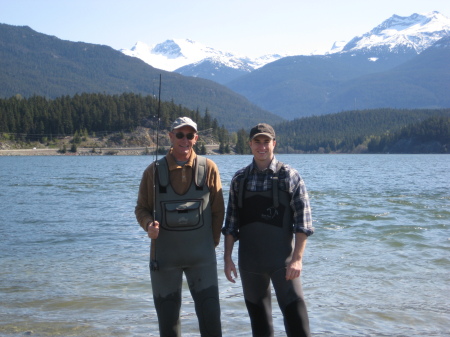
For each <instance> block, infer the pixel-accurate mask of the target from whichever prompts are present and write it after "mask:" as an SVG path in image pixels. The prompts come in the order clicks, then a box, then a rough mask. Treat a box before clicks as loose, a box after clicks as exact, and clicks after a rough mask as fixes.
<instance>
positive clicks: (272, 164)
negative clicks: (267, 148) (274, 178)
mask: <svg viewBox="0 0 450 337" xmlns="http://www.w3.org/2000/svg"><path fill="white" fill-rule="evenodd" d="M277 164H278V160H277V158H275V156H273V158H272V161H271V162H270V164H269V167H267V168H266V169H264V170H262V171H261V170H259V169H258V166H256V163H255V159H254V158H253V160H252V163H251V164H250V165H251V166H250V172H253V171H256V172H261V173H266V172H268V171H269V170H270V171H272V173H273V172H275V170H276V169H277Z"/></svg>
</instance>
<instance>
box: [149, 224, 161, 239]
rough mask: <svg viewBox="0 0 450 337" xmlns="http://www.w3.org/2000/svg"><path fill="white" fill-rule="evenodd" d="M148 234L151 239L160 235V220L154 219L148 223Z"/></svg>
mask: <svg viewBox="0 0 450 337" xmlns="http://www.w3.org/2000/svg"><path fill="white" fill-rule="evenodd" d="M147 234H148V237H149V238H150V239H156V238H158V235H159V222H158V221H153V222H151V223H150V224H149V225H148V229H147Z"/></svg>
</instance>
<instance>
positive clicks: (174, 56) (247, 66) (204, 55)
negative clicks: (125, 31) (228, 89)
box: [121, 39, 286, 72]
mask: <svg viewBox="0 0 450 337" xmlns="http://www.w3.org/2000/svg"><path fill="white" fill-rule="evenodd" d="M121 52H122V53H124V54H125V55H128V56H133V57H137V58H140V59H141V60H143V61H144V62H146V63H148V64H150V65H151V66H152V67H155V68H158V69H163V70H167V71H175V70H177V69H178V68H181V67H184V66H187V65H198V64H200V63H202V62H204V61H205V60H208V61H209V62H211V63H214V64H220V65H221V66H225V67H228V68H231V69H237V70H241V71H245V72H250V71H252V70H254V69H257V68H260V67H262V66H264V65H265V64H267V63H270V62H273V61H275V60H278V59H279V58H281V57H283V56H286V55H264V56H261V57H258V58H253V59H252V58H249V57H246V56H240V55H237V54H233V53H230V52H223V51H220V50H216V49H214V48H211V47H207V46H205V45H203V44H201V43H199V42H195V41H192V40H188V39H172V40H166V41H165V42H163V43H159V44H157V45H155V46H149V45H147V44H145V43H143V42H137V43H136V44H135V45H134V46H133V48H131V49H121Z"/></svg>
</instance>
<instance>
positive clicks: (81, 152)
mask: <svg viewBox="0 0 450 337" xmlns="http://www.w3.org/2000/svg"><path fill="white" fill-rule="evenodd" d="M218 149H219V146H218V145H206V151H207V152H206V154H207V155H216V154H219V153H218ZM149 151H150V150H149V148H148V147H116V148H98V149H92V148H78V149H77V152H75V153H73V152H70V151H66V152H65V153H61V152H60V150H59V149H54V148H53V149H52V148H33V149H7V150H0V156H113V155H114V156H142V155H149V154H151V153H149Z"/></svg>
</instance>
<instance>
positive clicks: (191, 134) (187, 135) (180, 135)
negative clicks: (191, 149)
mask: <svg viewBox="0 0 450 337" xmlns="http://www.w3.org/2000/svg"><path fill="white" fill-rule="evenodd" d="M175 137H177V138H178V139H183V138H184V137H186V138H187V139H188V140H192V139H194V137H195V135H194V134H193V133H187V134H184V133H183V132H177V133H176V134H175Z"/></svg>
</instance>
